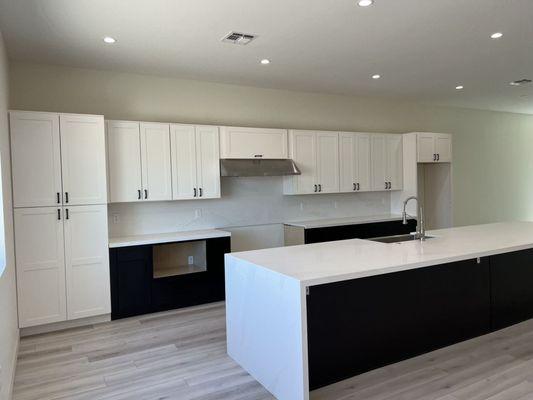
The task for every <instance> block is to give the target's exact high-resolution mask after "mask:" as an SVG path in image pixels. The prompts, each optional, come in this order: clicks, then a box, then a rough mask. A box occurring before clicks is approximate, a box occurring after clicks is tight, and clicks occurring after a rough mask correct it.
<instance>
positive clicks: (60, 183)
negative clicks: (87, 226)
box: [10, 111, 107, 207]
mask: <svg viewBox="0 0 533 400" xmlns="http://www.w3.org/2000/svg"><path fill="white" fill-rule="evenodd" d="M10 123H11V158H12V163H13V197H14V205H15V207H37V206H54V205H58V204H69V205H75V204H105V203H107V185H106V159H105V134H104V119H103V117H102V116H98V115H77V114H53V113H39V112H20V111H13V112H11V113H10ZM28 171H31V173H28Z"/></svg>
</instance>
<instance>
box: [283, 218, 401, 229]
mask: <svg viewBox="0 0 533 400" xmlns="http://www.w3.org/2000/svg"><path fill="white" fill-rule="evenodd" d="M401 219H402V216H401V215H399V214H381V215H370V216H361V217H347V218H328V219H314V220H309V221H294V222H285V225H290V226H296V227H299V228H304V229H313V228H327V227H329V226H343V225H360V224H369V223H372V222H388V221H398V220H401Z"/></svg>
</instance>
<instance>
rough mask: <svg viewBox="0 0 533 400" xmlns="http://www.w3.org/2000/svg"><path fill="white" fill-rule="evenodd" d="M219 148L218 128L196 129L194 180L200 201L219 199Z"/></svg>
mask: <svg viewBox="0 0 533 400" xmlns="http://www.w3.org/2000/svg"><path fill="white" fill-rule="evenodd" d="M219 146H220V144H219V136H218V127H216V126H197V127H196V180H197V183H198V198H200V199H214V198H218V197H220V147H219Z"/></svg>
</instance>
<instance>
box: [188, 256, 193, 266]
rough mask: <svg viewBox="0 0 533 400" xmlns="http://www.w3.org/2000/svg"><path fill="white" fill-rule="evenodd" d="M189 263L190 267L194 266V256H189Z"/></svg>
mask: <svg viewBox="0 0 533 400" xmlns="http://www.w3.org/2000/svg"><path fill="white" fill-rule="evenodd" d="M187 263H188V264H189V265H193V264H194V257H193V256H189V258H188V259H187Z"/></svg>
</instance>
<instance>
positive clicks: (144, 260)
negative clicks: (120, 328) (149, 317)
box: [109, 246, 152, 319]
mask: <svg viewBox="0 0 533 400" xmlns="http://www.w3.org/2000/svg"><path fill="white" fill-rule="evenodd" d="M109 253H110V272H111V318H112V319H118V318H125V317H131V316H134V315H141V314H146V313H148V312H150V304H151V288H150V283H151V281H152V246H135V247H123V248H116V249H110V252H109Z"/></svg>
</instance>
